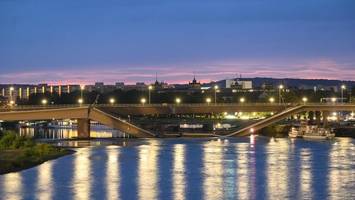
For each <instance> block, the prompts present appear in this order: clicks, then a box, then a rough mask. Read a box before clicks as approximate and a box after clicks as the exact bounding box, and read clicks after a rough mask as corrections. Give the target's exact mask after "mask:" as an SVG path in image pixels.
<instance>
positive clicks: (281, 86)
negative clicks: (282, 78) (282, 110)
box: [279, 85, 284, 104]
mask: <svg viewBox="0 0 355 200" xmlns="http://www.w3.org/2000/svg"><path fill="white" fill-rule="evenodd" d="M282 89H284V86H283V85H279V104H281V91H282Z"/></svg>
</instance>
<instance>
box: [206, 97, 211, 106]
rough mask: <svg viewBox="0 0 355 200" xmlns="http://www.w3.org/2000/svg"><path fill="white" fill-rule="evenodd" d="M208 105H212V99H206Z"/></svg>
mask: <svg viewBox="0 0 355 200" xmlns="http://www.w3.org/2000/svg"><path fill="white" fill-rule="evenodd" d="M206 103H207V104H208V105H209V104H210V103H211V98H209V97H208V98H206Z"/></svg>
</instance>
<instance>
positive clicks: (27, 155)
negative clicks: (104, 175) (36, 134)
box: [0, 131, 72, 174]
mask: <svg viewBox="0 0 355 200" xmlns="http://www.w3.org/2000/svg"><path fill="white" fill-rule="evenodd" d="M70 153H72V151H71V150H68V149H63V148H59V147H54V146H52V145H50V144H42V143H36V142H35V141H34V140H33V139H30V138H26V137H22V136H18V135H16V134H15V133H13V132H9V131H7V132H4V133H1V132H0V174H5V173H9V172H16V171H20V170H23V169H28V168H31V167H33V166H36V165H38V164H41V163H43V162H45V161H47V160H51V159H55V158H58V157H60V156H64V155H67V154H70Z"/></svg>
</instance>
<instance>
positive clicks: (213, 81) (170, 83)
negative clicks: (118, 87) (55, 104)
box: [0, 76, 355, 86]
mask: <svg viewBox="0 0 355 200" xmlns="http://www.w3.org/2000/svg"><path fill="white" fill-rule="evenodd" d="M193 77H194V76H192V78H191V79H190V80H187V81H186V82H178V83H177V82H169V81H165V80H159V78H158V82H159V83H166V84H168V85H184V84H189V82H191V81H192V80H193ZM239 78H240V77H232V78H228V79H239ZM241 79H274V80H305V81H339V82H354V83H355V80H341V79H307V78H273V77H241ZM196 80H197V82H200V83H201V84H210V83H215V82H219V81H223V80H227V79H218V80H211V81H206V82H203V81H200V80H199V79H198V78H197V76H196ZM98 82H102V81H93V82H90V83H84V84H83V83H75V82H70V83H69V82H61V83H53V82H37V83H1V82H0V85H40V84H48V85H86V86H88V85H94V84H95V83H98ZM118 82H123V83H124V84H127V85H135V84H136V83H144V84H146V85H150V84H154V82H155V80H153V81H151V82H139V81H138V82H124V81H117V82H103V83H104V84H105V85H114V84H116V83H118Z"/></svg>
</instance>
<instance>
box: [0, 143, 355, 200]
mask: <svg viewBox="0 0 355 200" xmlns="http://www.w3.org/2000/svg"><path fill="white" fill-rule="evenodd" d="M354 198H355V140H354V139H350V138H337V139H336V140H335V141H331V142H330V141H324V142H317V141H305V140H290V139H287V138H284V139H277V140H274V139H270V138H265V137H258V138H256V139H255V140H250V139H249V138H238V139H229V140H212V139H165V140H164V139H152V140H141V142H139V143H138V144H137V143H135V144H134V145H128V146H126V147H121V146H116V145H111V146H99V147H97V146H96V147H86V148H80V149H77V153H76V154H73V155H69V156H66V157H62V158H60V159H57V160H53V161H49V162H46V163H44V164H42V165H40V166H38V167H35V168H31V169H28V170H25V171H22V172H20V173H11V174H7V175H3V176H0V199H11V200H12V199H15V200H16V199H144V200H146V199H354Z"/></svg>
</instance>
